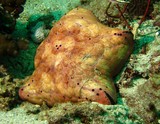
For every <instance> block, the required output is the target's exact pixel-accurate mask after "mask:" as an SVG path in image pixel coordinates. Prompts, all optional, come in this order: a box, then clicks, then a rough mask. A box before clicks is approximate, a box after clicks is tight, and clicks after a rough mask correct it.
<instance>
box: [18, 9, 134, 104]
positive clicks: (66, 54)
mask: <svg viewBox="0 0 160 124" xmlns="http://www.w3.org/2000/svg"><path fill="white" fill-rule="evenodd" d="M132 50H133V36H132V34H131V33H130V32H127V31H123V30H120V29H116V28H110V27H106V26H105V25H103V24H101V23H99V22H98V21H97V19H96V17H95V16H94V15H93V14H92V13H91V12H90V11H89V10H86V9H83V8H76V9H73V10H72V11H70V12H69V13H68V14H66V15H65V16H63V17H62V18H61V19H60V20H59V21H58V22H57V23H56V24H55V26H54V27H53V28H52V29H51V31H50V34H49V36H48V37H47V38H46V39H45V40H44V41H43V42H42V43H41V45H40V46H39V48H38V49H37V53H36V56H35V71H34V72H33V74H32V76H31V77H30V79H29V80H28V81H27V83H26V84H25V85H24V86H23V87H22V88H21V89H20V90H19V95H20V97H21V98H22V99H23V100H27V101H30V102H32V103H37V104H42V103H43V102H46V103H47V104H48V105H49V106H52V105H53V104H54V103H62V102H68V101H71V102H79V101H86V100H87V101H94V102H99V103H101V104H112V103H114V102H116V90H115V87H114V83H113V80H112V77H113V76H115V75H116V74H117V73H118V72H119V70H120V69H121V68H122V66H123V65H124V63H125V62H126V60H127V59H128V57H129V55H130V54H131V52H132Z"/></svg>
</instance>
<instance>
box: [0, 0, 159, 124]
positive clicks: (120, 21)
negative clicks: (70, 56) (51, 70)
mask: <svg viewBox="0 0 160 124" xmlns="http://www.w3.org/2000/svg"><path fill="white" fill-rule="evenodd" d="M76 8H84V10H82V11H80V12H79V13H78V11H77V13H76V12H75V11H74V10H73V9H75V10H76ZM71 10H73V11H74V12H73V13H72V11H71ZM88 10H90V11H91V12H92V13H93V15H95V17H96V18H97V20H98V21H97V20H96V19H95V17H94V16H93V17H92V14H91V12H90V11H89V12H88ZM68 12H70V13H68ZM81 14H82V17H81ZM71 15H73V16H71ZM79 15H80V16H79ZM83 15H84V16H83ZM70 16H71V17H70ZM77 18H80V19H79V20H78V21H77ZM65 19H66V20H67V21H66V20H65ZM74 19H75V20H76V21H75V23H74ZM85 19H86V20H85ZM87 19H88V20H87ZM83 20H85V21H83ZM61 22H62V23H61ZM99 22H100V23H101V24H100V23H99ZM74 24H77V25H79V27H80V30H77V29H78V28H79V27H74V26H75V25H74ZM91 24H92V25H91ZM57 25H58V26H57ZM97 25H98V26H99V27H102V28H98V29H97V27H98V26H97ZM72 26H73V30H71V32H70V30H69V29H70V27H72ZM66 27H67V29H65V28H66ZM117 28H118V29H117ZM51 29H52V30H51ZM88 30H89V32H88ZM54 31H57V32H58V33H59V34H60V35H59V36H57V34H55V33H56V32H54ZM66 32H69V35H70V36H71V37H68V36H69V35H66ZM77 32H78V33H77ZM79 32H80V33H79ZM81 32H82V33H81ZM84 32H87V33H84ZM97 32H98V33H97ZM115 32H116V33H115ZM130 32H132V34H133V37H132V36H130V35H131V33H130ZM75 33H76V35H75ZM112 33H113V35H112ZM52 34H53V35H52ZM55 37H58V40H57V39H55ZM106 37H107V38H106ZM72 38H73V39H76V40H77V42H82V41H83V42H84V41H88V42H89V41H90V42H91V43H92V44H91V45H93V54H95V56H96V55H97V54H98V55H101V54H102V53H103V56H107V57H108V56H109V57H108V58H106V59H105V61H103V59H104V58H103V56H100V57H99V58H100V59H96V58H93V59H92V56H91V55H90V54H91V53H92V52H90V51H89V52H90V54H87V55H85V57H84V58H83V62H84V63H85V62H86V60H88V61H87V62H86V64H85V65H87V67H86V66H85V65H81V64H79V63H78V64H77V63H76V64H75V63H74V64H75V65H74V64H72V63H71V65H67V66H66V65H65V64H66V63H64V65H61V66H60V67H64V71H62V72H64V73H65V75H69V76H70V72H69V71H67V69H70V68H71V70H72V68H73V70H74V69H77V70H75V72H76V74H78V73H80V72H83V69H84V72H85V73H86V75H84V77H83V76H82V77H78V76H77V75H74V76H75V77H74V79H73V77H71V79H73V80H74V81H73V83H72V80H70V79H68V77H67V81H69V83H70V82H71V83H70V85H69V86H68V87H67V88H66V89H65V88H64V87H63V86H64V85H65V84H64V83H63V82H62V83H59V82H61V80H62V79H63V78H64V77H65V76H63V75H61V76H60V74H58V75H56V74H57V73H56V72H54V73H52V74H53V75H54V74H55V75H56V76H55V78H53V76H52V74H49V71H48V70H47V71H48V72H47V71H46V70H45V68H48V66H49V65H50V61H49V60H50V59H48V57H53V59H54V61H55V62H56V63H58V62H59V60H61V59H63V54H65V53H67V51H69V50H70V46H71V45H70V44H72V42H70V41H72V40H73V39H72ZM127 38H128V39H129V40H130V41H132V40H134V41H133V42H134V46H133V44H132V43H129V44H128V42H127V43H125V42H124V41H128V39H127ZM97 39H98V40H97ZM56 40H57V42H56ZM49 41H51V42H52V45H53V46H54V43H55V42H56V43H59V41H65V42H68V44H67V45H66V49H67V50H66V49H65V50H66V51H65V52H63V53H62V55H61V57H60V58H58V55H57V56H53V55H54V54H55V53H57V52H55V51H53V50H51V51H50V47H51V48H52V46H49V47H47V48H46V46H47V45H46V44H47V43H48V42H49ZM103 41H107V42H108V44H105V45H106V46H105V47H107V48H108V49H109V52H108V53H107V52H106V54H105V52H102V53H101V50H103V49H104V51H105V50H106V48H105V47H103V45H104V44H103ZM113 41H114V42H113ZM120 41H122V42H120ZM90 42H89V43H90ZM93 42H94V43H95V44H96V43H97V42H101V43H102V44H103V45H102V44H97V45H95V44H93ZM89 43H88V44H87V43H84V44H81V46H84V48H86V49H83V50H82V49H80V48H81V47H78V45H77V46H76V47H75V51H74V53H76V52H77V51H76V50H77V49H78V50H79V51H78V52H77V53H76V54H75V56H76V55H77V56H76V57H79V56H81V54H79V53H81V52H82V53H83V52H88V51H87V50H88V49H89V50H90V49H92V46H91V45H90V44H89ZM111 43H113V44H111ZM116 43H117V44H116ZM40 44H41V45H40ZM119 44H120V45H119ZM121 44H122V45H121ZM126 44H127V45H126ZM98 45H99V46H98ZM118 45H119V46H118ZM129 45H130V46H131V47H127V46H129ZM68 46H69V47H68ZM79 46H80V45H79ZM89 46H91V47H89ZM62 47H63V45H62ZM133 47H134V48H133ZM37 48H38V49H37ZM132 48H133V49H132ZM44 49H46V50H44ZM56 49H58V50H61V46H60V45H59V46H56ZM112 49H113V50H112ZM94 50H95V51H94ZM38 51H40V52H38ZM115 51H116V52H115ZM43 53H45V54H43ZM111 53H112V54H111ZM36 54H38V55H36ZM114 54H115V55H114ZM35 55H36V58H35ZM44 55H46V56H45V57H46V58H45V57H44ZM98 55H97V56H98ZM41 57H42V58H43V57H44V59H42V58H41ZM55 57H57V58H55ZM34 58H35V60H34ZM89 58H91V59H89ZM72 60H73V61H72ZM72 60H71V59H65V62H74V61H76V59H72ZM101 60H102V61H101ZM39 61H40V62H39ZM54 61H53V62H54ZM77 61H78V59H77ZM77 61H76V62H77ZM45 62H47V63H45ZM94 62H96V63H100V64H97V65H98V67H99V68H98V67H97V68H98V69H99V70H100V69H101V68H102V70H103V69H104V71H105V76H104V75H103V76H101V77H104V78H106V80H104V83H102V85H100V86H101V87H100V88H99V84H98V83H96V84H94V83H93V82H92V81H93V80H91V81H90V80H89V81H88V80H87V81H88V84H87V85H86V87H85V88H86V89H87V88H94V89H91V90H90V92H88V89H87V90H86V89H85V88H82V87H83V86H82V87H80V85H81V83H80V84H79V82H76V81H77V80H80V79H79V78H83V79H82V81H83V80H84V79H85V78H86V77H87V76H88V77H89V76H90V72H92V71H93V70H92V69H90V65H91V63H94ZM39 63H40V64H41V63H42V64H41V65H42V66H43V69H42V70H39V71H37V72H34V70H35V69H36V70H37V68H38V67H40V66H41V65H40V64H39ZM43 63H44V64H43ZM56 63H55V65H57V64H56ZM103 64H104V65H103ZM80 65H81V68H79V67H80ZM105 65H107V66H105ZM122 66H123V67H122ZM83 67H84V68H83ZM85 67H86V68H85ZM97 68H96V69H97ZM65 69H66V70H65ZM81 69H82V71H79V70H81ZM94 69H95V68H94ZM98 69H97V70H94V73H96V74H97V73H98V75H102V73H103V72H102V71H99V70H98ZM57 70H58V69H57ZM60 71H61V68H60V69H59V72H60ZM65 71H66V72H65ZM33 72H34V73H33ZM44 72H45V73H44ZM84 72H83V74H84ZM39 74H40V77H39ZM45 74H46V75H47V74H48V75H49V77H48V75H47V76H45ZM87 74H88V75H87ZM31 75H32V76H31ZM76 76H77V78H76ZM56 77H58V78H56ZM90 78H93V77H92V74H91V77H90ZM32 79H34V80H36V81H37V83H34V82H33V81H32ZM87 79H89V78H87ZM96 79H97V80H99V78H94V80H96ZM53 80H54V81H55V80H58V81H57V82H58V84H56V85H53V87H51V86H52V81H53ZM100 80H101V79H100ZM28 81H29V82H31V81H32V82H33V83H32V84H35V85H33V87H32V85H31V86H29V85H30V84H31V83H28ZM43 81H44V84H42V82H43ZM45 81H46V82H45ZM54 81H53V82H54ZM87 81H86V82H87ZM105 81H106V82H105ZM26 82H27V83H26ZM48 82H49V83H48ZM55 82H56V81H55ZM75 82H76V83H75ZM108 82H109V83H108ZM65 83H68V82H65ZM84 84H85V83H84ZM100 84H101V82H100ZM113 84H114V85H115V88H114V86H112V85H113ZM26 86H29V88H28V89H27V90H29V91H27V92H28V93H30V94H35V96H34V95H33V99H31V95H30V94H29V95H30V96H28V94H27V93H23V94H22V90H24V87H26ZM55 87H56V88H57V87H60V88H59V89H60V91H57V92H56V93H57V95H55V96H54V95H53V94H52V92H51V91H52V90H53V89H56V88H55ZM70 87H71V88H70ZM79 87H80V88H81V89H80V91H81V92H82V93H83V94H84V96H88V95H89V96H88V97H84V98H79V97H78V96H77V97H75V96H76V95H77V94H78V93H79V92H78V91H77V89H76V88H79ZM106 87H107V89H105V88H106ZM98 88H99V90H97V89H98ZM57 89H58V88H57ZM82 89H83V90H82ZM73 90H74V91H73ZM42 91H43V92H44V91H45V93H46V92H47V93H46V94H45V93H42ZM103 91H105V94H106V96H105V98H104V97H103V95H104V92H103ZM40 93H42V95H41V96H39V94H40ZM63 93H64V94H65V95H66V94H69V96H67V95H66V96H61V95H62V94H63ZM25 95H26V96H25ZM37 96H38V98H37ZM73 96H74V97H73ZM26 97H30V98H28V99H27V98H26ZM52 97H53V98H52ZM54 97H55V98H54ZM62 97H67V98H62ZM52 99H54V100H55V101H56V102H53V101H54V100H53V101H52ZM39 101H41V102H39ZM77 101H79V102H77ZM50 102H51V103H50ZM114 102H115V103H114ZM34 103H36V104H34ZM53 103H54V104H53ZM101 103H102V104H101ZM105 104H109V105H105ZM111 104H112V105H111ZM159 123H160V1H159V0H0V124H159Z"/></svg>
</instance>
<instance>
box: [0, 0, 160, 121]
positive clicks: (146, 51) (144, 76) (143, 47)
mask: <svg viewBox="0 0 160 124" xmlns="http://www.w3.org/2000/svg"><path fill="white" fill-rule="evenodd" d="M53 1H54V2H53ZM84 1H85V0H84ZM89 1H90V2H86V3H85V2H84V3H85V4H83V7H85V8H89V9H91V10H93V12H94V13H95V15H96V16H97V17H98V18H99V19H100V21H102V22H103V21H104V18H105V17H104V16H103V14H101V13H100V12H102V13H103V11H104V10H103V9H105V7H106V4H107V2H108V1H105V0H102V1H101V2H98V0H89ZM97 3H99V4H97ZM79 5H80V1H79V0H74V1H73V0H34V1H33V0H27V1H26V4H25V5H24V11H23V12H22V13H21V14H20V17H19V18H18V19H17V27H16V31H15V35H19V34H20V33H19V32H21V35H25V34H26V32H25V31H26V25H27V23H29V21H30V22H31V20H34V19H35V20H36V18H38V17H42V16H44V15H47V14H53V15H54V17H55V18H54V20H53V22H52V23H53V24H54V22H55V21H56V20H58V19H59V18H60V17H61V16H62V15H64V14H65V13H66V12H68V11H69V10H71V9H72V8H75V7H77V6H79ZM157 6H160V2H156V3H155V4H154V12H155V11H156V12H155V13H159V15H158V14H157V16H155V18H154V19H149V20H146V21H145V22H144V23H143V24H142V25H141V26H140V27H139V28H138V29H137V30H134V31H133V33H134V35H135V50H134V52H133V54H132V55H131V57H130V59H129V61H128V63H126V65H125V67H124V68H123V70H122V71H121V72H120V74H119V75H118V76H117V77H116V78H115V84H116V85H117V87H118V88H119V91H118V92H119V95H118V102H117V104H116V105H109V106H107V105H101V104H98V103H90V102H83V103H78V104H72V103H63V104H55V105H54V106H53V107H52V108H49V107H48V106H46V105H42V106H39V105H34V104H31V103H28V102H23V101H21V100H20V99H19V98H17V97H18V96H16V95H18V94H17V93H16V91H17V89H18V88H19V86H20V85H21V84H22V83H19V82H23V79H17V78H18V77H19V76H20V77H21V78H24V77H25V76H27V75H30V74H31V73H32V71H33V66H32V65H33V58H34V54H35V51H36V48H37V46H38V45H37V42H40V41H41V40H42V39H43V38H45V35H44V34H45V33H46V32H48V29H45V28H44V27H43V25H40V24H39V25H38V24H37V23H38V21H37V23H36V24H37V25H36V24H35V25H34V27H33V28H32V27H31V28H32V29H30V30H32V31H31V39H30V43H29V44H30V48H29V49H28V50H27V51H22V52H21V53H20V55H19V56H18V57H17V58H16V59H11V61H13V62H17V61H20V62H21V63H22V65H24V67H23V68H27V69H24V71H22V70H23V69H19V68H18V69H17V70H12V71H11V73H15V75H16V74H17V76H15V77H16V79H12V80H11V76H10V75H11V74H10V73H7V72H6V71H1V73H5V75H3V76H1V77H0V81H1V82H6V84H5V85H4V84H2V83H1V84H0V85H1V88H0V109H1V110H0V124H65V123H66V124H82V123H84V124H145V123H146V124H150V123H151V124H158V123H159V124H160V34H159V33H160V25H159V26H154V25H153V23H154V22H155V21H159V23H160V9H158V7H157ZM98 8H100V9H98ZM31 17H32V18H31ZM138 21H139V20H138ZM44 23H45V21H44ZM130 24H131V25H132V26H133V28H134V29H136V25H137V20H136V19H135V20H134V21H132V22H130ZM119 27H121V26H119ZM38 31H39V32H38ZM37 32H38V33H40V34H39V35H38V36H37V34H36V33H37ZM39 36H42V37H39ZM26 57H28V58H27V59H26ZM24 58H25V59H24ZM25 61H27V62H29V65H30V66H29V67H26V63H25ZM31 64H32V65H31ZM1 68H3V67H1ZM9 69H14V68H13V67H12V66H11V67H9ZM1 70H3V69H1ZM17 82H18V83H17ZM13 83H15V84H13ZM6 91H7V93H11V94H13V95H9V96H7V97H6V96H5V95H4V92H6ZM10 104H13V105H12V107H10V106H11V105H10Z"/></svg>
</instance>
